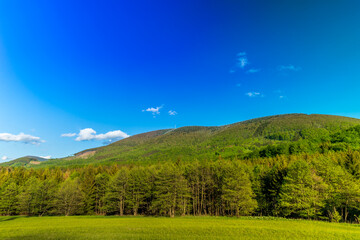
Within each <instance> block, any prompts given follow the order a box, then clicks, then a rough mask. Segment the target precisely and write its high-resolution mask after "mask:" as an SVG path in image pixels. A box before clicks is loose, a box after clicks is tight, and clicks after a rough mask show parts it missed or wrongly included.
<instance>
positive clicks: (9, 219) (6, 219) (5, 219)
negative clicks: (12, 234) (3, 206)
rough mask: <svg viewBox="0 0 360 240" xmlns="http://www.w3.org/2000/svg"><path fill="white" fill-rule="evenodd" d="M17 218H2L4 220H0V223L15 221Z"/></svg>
mask: <svg viewBox="0 0 360 240" xmlns="http://www.w3.org/2000/svg"><path fill="white" fill-rule="evenodd" d="M16 218H18V217H4V218H0V222H7V221H11V220H15V219H16Z"/></svg>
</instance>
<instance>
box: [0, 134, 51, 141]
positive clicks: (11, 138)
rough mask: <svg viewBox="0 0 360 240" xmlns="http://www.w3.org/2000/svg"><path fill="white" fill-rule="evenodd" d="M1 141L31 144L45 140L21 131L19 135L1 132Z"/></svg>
mask: <svg viewBox="0 0 360 240" xmlns="http://www.w3.org/2000/svg"><path fill="white" fill-rule="evenodd" d="M0 141H4V142H22V143H30V144H40V143H43V142H45V141H44V140H41V139H40V138H39V137H35V136H32V135H28V134H24V133H19V134H18V135H15V134H11V133H0Z"/></svg>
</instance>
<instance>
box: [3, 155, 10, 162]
mask: <svg viewBox="0 0 360 240" xmlns="http://www.w3.org/2000/svg"><path fill="white" fill-rule="evenodd" d="M8 159H9V158H8V157H7V156H2V157H1V160H3V161H6V160H8Z"/></svg>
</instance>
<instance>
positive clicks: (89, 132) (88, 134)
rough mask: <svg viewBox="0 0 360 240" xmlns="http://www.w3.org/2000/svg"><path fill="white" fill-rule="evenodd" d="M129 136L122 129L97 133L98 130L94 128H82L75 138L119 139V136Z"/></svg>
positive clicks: (85, 139) (79, 139) (83, 139)
mask: <svg viewBox="0 0 360 240" xmlns="http://www.w3.org/2000/svg"><path fill="white" fill-rule="evenodd" d="M127 137H130V135H128V134H126V133H124V132H123V131H120V130H116V131H110V132H107V133H104V134H96V131H95V130H94V129H92V128H85V129H82V130H80V132H79V134H77V138H75V140H76V141H89V140H110V139H119V138H127Z"/></svg>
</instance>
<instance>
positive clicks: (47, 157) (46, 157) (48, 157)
mask: <svg viewBox="0 0 360 240" xmlns="http://www.w3.org/2000/svg"><path fill="white" fill-rule="evenodd" d="M40 157H41V158H45V159H50V158H51V156H40Z"/></svg>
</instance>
